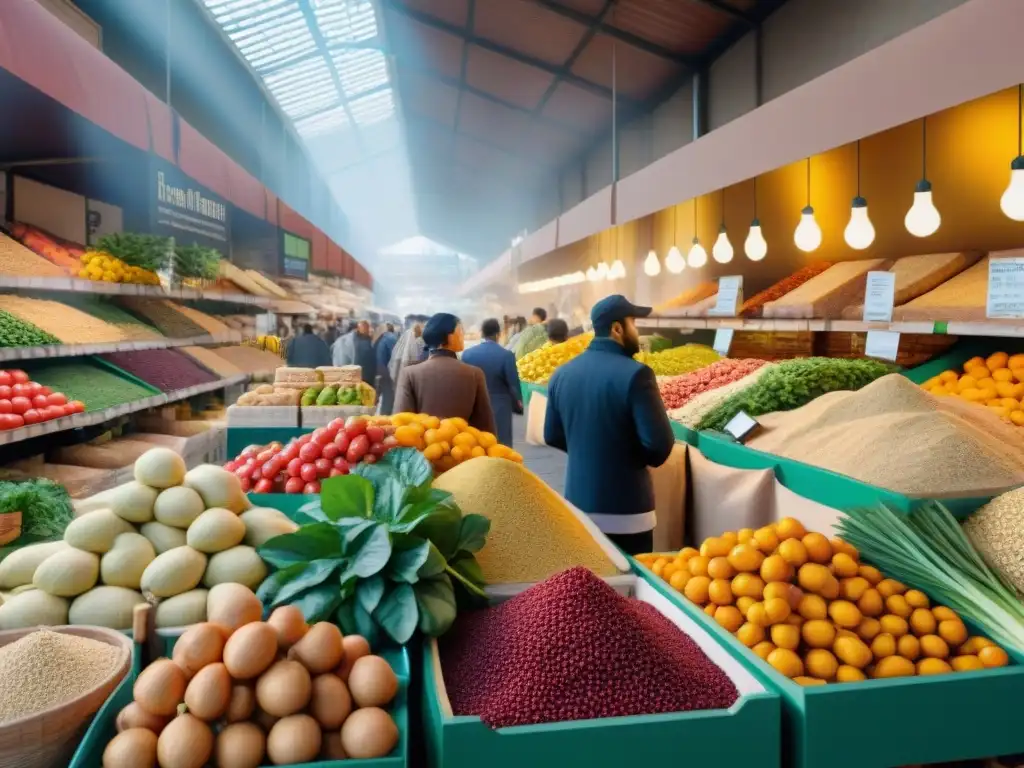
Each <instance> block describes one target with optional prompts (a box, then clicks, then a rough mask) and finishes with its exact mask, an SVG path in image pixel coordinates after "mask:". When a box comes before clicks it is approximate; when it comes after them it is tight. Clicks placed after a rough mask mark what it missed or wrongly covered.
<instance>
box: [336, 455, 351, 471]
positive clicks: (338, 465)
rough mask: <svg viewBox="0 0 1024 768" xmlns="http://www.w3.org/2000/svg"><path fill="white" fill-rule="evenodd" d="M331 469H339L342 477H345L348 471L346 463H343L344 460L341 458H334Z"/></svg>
mask: <svg viewBox="0 0 1024 768" xmlns="http://www.w3.org/2000/svg"><path fill="white" fill-rule="evenodd" d="M332 467H333V468H334V469H340V470H341V474H343V475H347V474H348V469H349V467H348V462H347V461H345V458H344V457H343V456H339V457H338V458H336V459H335V460H334V464H333V465H332Z"/></svg>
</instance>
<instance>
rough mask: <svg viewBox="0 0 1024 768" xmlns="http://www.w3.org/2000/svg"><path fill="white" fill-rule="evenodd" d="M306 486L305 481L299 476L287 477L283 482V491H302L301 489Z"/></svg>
mask: <svg viewBox="0 0 1024 768" xmlns="http://www.w3.org/2000/svg"><path fill="white" fill-rule="evenodd" d="M305 486H306V481H305V480H303V479H302V478H301V477H289V478H288V481H287V482H286V483H285V484H284V492H285V493H302V489H303V488H304V487H305Z"/></svg>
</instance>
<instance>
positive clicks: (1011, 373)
mask: <svg viewBox="0 0 1024 768" xmlns="http://www.w3.org/2000/svg"><path fill="white" fill-rule="evenodd" d="M963 371H964V372H963V373H962V374H961V373H957V372H956V371H952V370H950V371H943V372H942V373H940V374H939V375H938V376H933V377H932V378H930V379H928V380H927V381H925V382H924V383H922V384H921V387H922V388H924V389H926V390H927V391H929V392H931V393H932V394H933V395H938V396H940V397H955V398H958V399H960V400H963V401H965V402H968V403H973V404H975V405H979V406H987V407H988V408H990V409H991V410H992V411H993V412H994V413H995V414H996V415H997V416H999V417H1000V418H1002V419H1003V420H1004V421H1009V422H1010V423H1012V424H1015V425H1016V426H1018V427H1022V426H1024V403H1022V401H1024V355H1008V354H1007V353H1006V352H995V353H993V354H991V355H989V356H988V357H987V358H982V357H972V358H971V359H970V360H968V361H967V362H966V363H964V367H963Z"/></svg>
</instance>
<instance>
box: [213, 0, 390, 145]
mask: <svg viewBox="0 0 1024 768" xmlns="http://www.w3.org/2000/svg"><path fill="white" fill-rule="evenodd" d="M203 2H204V3H205V5H206V7H207V9H208V10H209V11H210V13H211V14H212V15H213V18H214V20H215V21H216V22H217V24H219V25H220V27H221V28H222V29H223V31H224V33H225V34H226V35H227V36H228V38H230V40H231V41H232V42H233V43H234V44H235V46H236V47H237V48H238V51H239V52H240V53H241V54H242V56H243V57H244V58H245V60H246V61H247V62H248V63H249V65H250V66H251V67H252V68H253V70H254V71H255V72H256V74H257V75H259V77H260V78H261V79H262V80H263V82H264V84H265V85H266V87H267V90H268V91H270V93H271V95H272V96H273V97H274V99H276V100H277V103H278V104H279V105H280V107H281V110H282V111H283V112H284V113H285V114H286V115H287V116H288V117H290V118H291V119H292V120H293V121H294V122H295V126H296V129H297V130H298V131H299V133H300V134H301V135H303V136H306V137H309V136H314V135H322V134H324V133H327V132H330V131H334V130H338V129H345V130H348V129H351V128H352V127H353V126H354V127H355V128H357V129H358V128H365V127H367V126H370V125H376V124H379V123H380V122H382V121H384V120H388V119H390V118H392V117H393V116H394V114H395V99H394V94H393V93H392V90H391V84H390V82H389V77H388V68H387V60H386V59H385V57H384V54H383V53H382V52H381V51H380V50H379V49H377V48H375V47H374V41H376V40H377V38H378V30H377V18H376V15H375V13H374V9H373V4H372V3H371V2H370V0H203Z"/></svg>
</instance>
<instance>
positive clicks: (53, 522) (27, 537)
mask: <svg viewBox="0 0 1024 768" xmlns="http://www.w3.org/2000/svg"><path fill="white" fill-rule="evenodd" d="M9 512H20V513H21V534H20V535H19V536H18V538H16V539H15V540H14V541H13V542H12V543H11V544H10V545H8V546H6V547H0V560H3V559H4V557H6V556H7V555H9V554H10V553H11V552H13V551H14V550H16V549H18V548H20V547H24V546H28V545H29V544H37V543H39V542H41V541H55V540H57V539H59V538H61V537H62V536H63V535H64V529H65V528H67V526H68V523H70V522H71V521H72V519H74V510H73V509H72V505H71V497H70V496H69V495H68V492H67V490H66V489H65V488H64V486H63V485H59V484H58V483H55V482H53V481H51V480H46V479H44V478H34V479H32V480H25V481H15V482H10V481H3V482H0V515H2V514H7V513H9Z"/></svg>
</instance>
